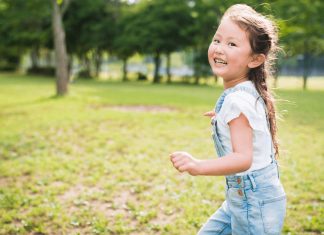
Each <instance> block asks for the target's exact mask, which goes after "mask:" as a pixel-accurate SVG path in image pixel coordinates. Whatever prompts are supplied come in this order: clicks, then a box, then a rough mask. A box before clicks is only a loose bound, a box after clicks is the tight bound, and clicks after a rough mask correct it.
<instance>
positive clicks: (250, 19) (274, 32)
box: [223, 4, 279, 157]
mask: <svg viewBox="0 0 324 235" xmlns="http://www.w3.org/2000/svg"><path fill="white" fill-rule="evenodd" d="M224 17H229V19H231V20H232V21H233V22H235V23H236V24H237V25H238V26H239V27H240V28H242V29H243V30H245V31H246V32H247V33H248V35H249V41H250V46H251V49H252V54H264V55H265V56H266V60H265V62H264V63H263V64H261V65H260V66H258V67H256V68H252V69H250V70H249V73H248V78H249V80H251V81H252V82H253V84H254V86H255V87H256V89H257V91H258V92H259V94H260V96H261V97H262V98H263V100H264V102H265V104H266V107H267V116H268V119H269V123H270V132H271V137H272V141H273V145H274V148H275V155H276V157H278V156H279V146H278V145H279V144H278V139H277V122H276V110H275V99H274V97H273V95H272V94H271V91H270V90H269V89H268V86H267V82H266V79H267V78H268V77H269V76H270V75H271V74H272V73H273V72H274V71H273V65H274V61H275V60H276V55H277V52H278V50H279V47H278V28H277V26H276V25H275V23H274V22H273V21H272V20H270V19H269V18H267V17H265V16H263V15H261V14H260V13H258V12H256V11H255V10H254V9H252V8H251V7H250V6H248V5H245V4H236V5H233V6H231V7H230V8H228V9H227V11H226V12H225V14H224V16H223V18H224Z"/></svg>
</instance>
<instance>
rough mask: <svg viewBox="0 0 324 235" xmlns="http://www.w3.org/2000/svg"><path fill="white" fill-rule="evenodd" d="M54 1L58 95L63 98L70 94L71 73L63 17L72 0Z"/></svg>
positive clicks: (53, 18)
mask: <svg viewBox="0 0 324 235" xmlns="http://www.w3.org/2000/svg"><path fill="white" fill-rule="evenodd" d="M51 1H52V27H53V37H54V48H55V58H56V94H57V95H58V96H62V95H65V94H67V93H68V83H69V73H68V57H67V52H66V42H65V30H64V25H63V15H64V13H65V11H66V9H67V8H68V6H69V4H70V0H51Z"/></svg>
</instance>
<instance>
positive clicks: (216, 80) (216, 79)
mask: <svg viewBox="0 0 324 235" xmlns="http://www.w3.org/2000/svg"><path fill="white" fill-rule="evenodd" d="M214 79H215V83H216V84H217V83H218V76H217V75H215V74H214Z"/></svg>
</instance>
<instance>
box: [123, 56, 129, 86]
mask: <svg viewBox="0 0 324 235" xmlns="http://www.w3.org/2000/svg"><path fill="white" fill-rule="evenodd" d="M127 80H128V79H127V58H123V81H124V82H126V81H127Z"/></svg>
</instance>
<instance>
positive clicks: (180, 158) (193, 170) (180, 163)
mask: <svg viewBox="0 0 324 235" xmlns="http://www.w3.org/2000/svg"><path fill="white" fill-rule="evenodd" d="M170 160H171V162H172V164H173V166H174V167H175V168H176V169H177V170H178V171H179V172H188V173H189V174H190V175H198V174H199V163H200V161H199V160H197V159H195V158H194V157H193V156H191V155H190V154H189V153H187V152H174V153H172V154H170Z"/></svg>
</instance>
